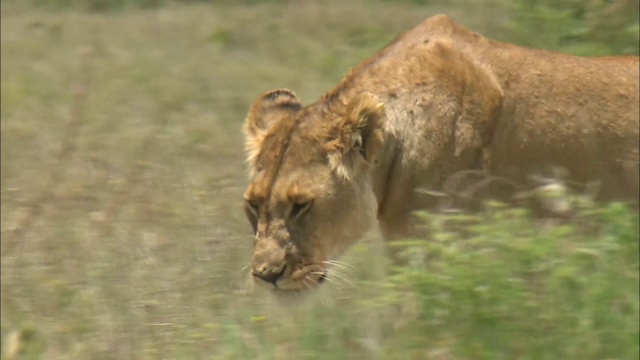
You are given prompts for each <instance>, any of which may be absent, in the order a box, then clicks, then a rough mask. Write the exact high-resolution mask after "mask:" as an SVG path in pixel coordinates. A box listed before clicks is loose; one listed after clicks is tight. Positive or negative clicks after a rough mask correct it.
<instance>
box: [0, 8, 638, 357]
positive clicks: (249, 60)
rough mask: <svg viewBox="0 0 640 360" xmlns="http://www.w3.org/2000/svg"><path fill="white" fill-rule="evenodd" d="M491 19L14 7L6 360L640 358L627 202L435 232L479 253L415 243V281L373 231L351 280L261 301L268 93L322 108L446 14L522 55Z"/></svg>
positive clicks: (7, 13) (504, 13)
mask: <svg viewBox="0 0 640 360" xmlns="http://www.w3.org/2000/svg"><path fill="white" fill-rule="evenodd" d="M491 4H493V2H478V1H455V2H451V3H450V4H449V5H446V6H444V5H430V6H418V5H415V4H411V3H409V2H398V3H394V2H375V3H373V2H365V1H354V2H344V3H341V2H315V1H313V2H312V1H310V2H302V1H299V2H294V1H292V2H286V3H274V2H268V3H263V4H252V5H232V4H231V3H230V2H225V3H224V4H218V5H203V4H196V5H188V6H187V5H171V4H170V5H166V6H162V7H159V8H155V9H127V10H125V11H111V12H104V13H86V12H80V11H78V10H74V9H66V10H60V9H56V10H55V11H53V10H51V9H50V8H46V7H35V6H25V5H21V4H20V2H11V1H9V2H3V3H2V8H1V14H0V15H1V41H2V52H1V58H0V63H1V66H2V87H1V104H2V106H1V112H0V116H1V118H2V122H1V144H0V146H1V159H0V160H1V164H2V169H1V176H2V178H1V180H2V184H1V191H2V198H1V205H2V211H1V218H0V220H1V228H0V229H1V231H2V243H1V244H2V257H1V262H0V265H1V277H2V278H1V288H0V290H1V291H0V296H1V305H2V308H1V330H2V333H1V337H2V358H3V359H5V358H6V359H12V358H19V359H201V358H202V359H362V358H365V359H377V358H379V359H633V358H637V355H638V346H639V345H638V316H639V310H638V308H639V304H638V303H639V298H638V256H637V254H638V235H637V234H638V217H637V215H636V214H632V213H630V212H629V211H627V210H626V208H625V207H621V206H618V205H616V204H612V205H608V206H603V207H601V208H593V207H591V206H586V205H585V208H584V209H583V210H581V212H580V214H579V216H576V217H575V219H573V220H572V221H570V222H569V223H566V224H563V225H561V226H551V227H544V228H543V227H540V226H537V225H536V224H534V223H532V222H531V221H529V220H527V219H528V217H527V216H526V215H525V214H522V213H521V211H519V210H511V209H502V208H500V207H495V208H493V210H491V211H488V212H487V213H483V214H481V215H478V216H477V217H472V218H464V219H459V218H453V219H451V218H446V217H437V216H430V217H426V220H425V221H428V222H432V224H431V225H432V226H436V227H437V226H439V224H441V223H442V222H444V221H449V222H451V221H453V222H455V221H463V222H465V224H468V226H467V234H466V238H467V239H466V240H465V241H464V242H461V241H460V240H459V239H458V237H457V236H456V235H455V234H451V233H448V232H447V231H445V230H442V231H441V232H438V234H439V235H438V237H437V239H436V240H437V241H435V242H433V241H432V242H424V241H421V240H408V241H406V242H404V243H402V244H400V245H399V246H401V248H400V250H401V253H403V254H405V255H406V256H407V259H409V260H408V261H407V262H408V265H407V266H406V267H402V268H391V267H389V266H386V265H387V264H386V263H387V260H385V257H384V256H383V251H382V249H381V247H382V246H381V244H380V241H379V240H378V237H377V234H375V233H373V234H372V235H371V236H370V238H369V239H368V240H367V241H363V242H362V243H361V244H359V245H358V246H356V247H355V248H354V249H353V250H352V251H351V252H350V253H349V254H348V255H347V256H346V258H344V259H342V260H344V261H345V262H347V263H349V264H351V265H353V269H352V270H347V271H346V272H347V274H346V275H348V277H349V281H348V282H347V281H345V282H344V283H341V284H335V285H332V286H329V287H327V288H326V289H323V290H322V292H321V293H320V294H317V295H318V296H315V297H314V298H313V299H308V300H307V301H305V302H304V303H303V304H301V305H300V306H298V307H296V308H293V309H283V308H282V307H281V306H280V305H279V304H275V303H273V302H272V301H271V299H270V298H268V297H267V296H265V294H262V293H260V292H254V291H252V290H251V289H250V288H249V287H247V285H246V278H247V272H248V270H247V269H246V267H245V265H247V264H248V261H249V256H250V250H251V249H250V246H251V234H250V228H249V225H248V223H247V221H246V220H245V219H244V215H243V214H242V209H241V202H240V199H241V194H242V192H243V190H244V187H245V185H246V179H245V164H244V154H243V151H242V138H241V134H240V128H241V125H242V122H243V118H244V115H245V113H246V111H247V109H248V105H249V104H250V102H251V101H252V100H253V98H254V97H256V96H257V95H258V94H260V93H262V92H263V91H266V90H269V89H272V88H276V87H288V88H291V89H293V90H294V91H296V93H297V94H298V95H299V96H300V97H301V98H302V99H303V101H305V102H311V101H314V100H315V99H317V98H318V97H320V96H321V95H322V94H323V93H324V92H325V91H326V90H328V89H330V88H331V87H332V86H333V85H335V83H336V82H337V81H338V80H339V79H340V78H341V77H342V76H343V75H344V74H345V73H346V72H347V71H348V69H349V68H350V67H352V66H355V65H357V64H358V63H359V62H360V61H362V60H363V59H365V58H366V57H368V56H370V55H371V54H373V53H374V52H375V51H376V50H377V49H379V48H380V47H382V46H383V45H384V44H386V43H387V42H388V41H389V40H391V39H392V38H393V37H395V36H396V35H397V34H398V33H399V32H402V31H405V30H407V29H409V28H410V27H411V26H413V25H414V24H417V23H418V22H419V21H421V20H422V19H424V18H426V17H428V16H430V15H433V14H436V13H439V12H443V11H446V12H447V13H449V14H451V15H452V16H454V17H455V18H457V19H458V20H459V21H461V22H463V23H465V24H466V25H468V26H469V27H471V28H473V29H475V30H477V31H480V32H483V33H485V34H488V35H491V36H494V37H497V38H498V39H506V37H505V36H506V35H507V33H505V31H504V29H505V28H507V27H508V21H507V20H508V19H509V18H510V17H509V16H510V12H509V11H511V10H508V9H506V8H492V7H491V6H489V5H491ZM547 38H549V37H547ZM550 41H551V40H550ZM558 46H559V45H558V43H555V42H553V41H551V42H550V43H549V47H553V48H556V47H558ZM634 46H636V47H634ZM627 48H628V49H630V51H632V52H633V51H636V53H637V45H630V47H627ZM627 48H625V49H627ZM572 49H574V50H575V51H576V52H581V51H582V52H584V51H586V50H585V49H596V50H593V51H592V53H594V54H595V53H602V52H605V51H604V50H603V49H602V48H597V47H585V46H577V47H574V48H572ZM625 51H626V50H625ZM456 239H458V240H456ZM427 260H428V261H427ZM372 263H376V264H377V265H375V266H372V265H371V264H372Z"/></svg>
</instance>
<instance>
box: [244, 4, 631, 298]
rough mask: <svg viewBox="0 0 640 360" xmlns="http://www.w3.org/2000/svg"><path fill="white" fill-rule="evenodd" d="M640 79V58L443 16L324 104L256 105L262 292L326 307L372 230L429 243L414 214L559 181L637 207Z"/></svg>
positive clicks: (267, 98) (253, 209) (250, 197)
mask: <svg viewBox="0 0 640 360" xmlns="http://www.w3.org/2000/svg"><path fill="white" fill-rule="evenodd" d="M638 78H640V69H639V67H638V57H637V56H621V57H617V56H608V57H580V56H573V55H568V54H562V53H557V52H551V51H545V50H539V49H530V48H525V47H521V46H517V45H513V44H507V43H501V42H498V41H494V40H491V39H488V38H486V37H484V36H482V35H480V34H477V33H474V32H473V31H471V30H468V29H466V28H465V27H463V26H462V25H460V24H458V23H456V22H455V21H453V19H451V18H450V17H448V16H446V15H437V16H433V17H431V18H428V19H426V20H425V21H423V22H422V23H421V24H418V25H417V26H416V27H414V28H413V29H411V30H409V31H408V32H406V33H404V34H402V35H400V36H398V38H396V39H395V40H394V41H393V42H392V43H391V44H389V45H388V46H387V47H385V48H384V49H382V50H380V51H379V52H378V53H377V54H375V55H374V56H373V57H371V58H370V59H368V60H366V61H364V62H363V63H362V64H360V65H359V66H357V67H355V68H354V69H353V70H352V71H351V72H350V73H349V74H348V75H347V76H346V77H345V78H344V79H343V80H342V81H340V82H339V83H338V84H337V85H336V87H335V88H334V89H332V90H330V91H328V92H327V93H326V94H325V95H324V96H322V97H321V98H320V99H318V100H317V101H316V102H314V103H311V104H309V105H303V104H302V103H301V101H300V99H299V98H298V97H297V96H296V94H295V93H294V92H293V91H291V90H288V89H275V90H271V91H268V92H266V93H264V94H262V95H260V96H259V97H258V98H257V99H256V100H255V101H254V102H253V103H252V104H251V106H250V109H249V112H248V114H247V117H246V120H245V125H244V134H245V148H246V152H247V163H248V167H249V169H248V170H249V179H250V181H249V185H248V187H247V189H246V191H245V193H244V195H243V198H244V199H243V200H244V210H245V213H246V216H247V219H248V220H249V223H250V224H251V228H252V230H253V255H252V258H251V271H252V274H253V277H254V281H255V282H256V283H257V284H259V285H260V287H262V288H266V289H267V290H268V291H269V292H271V293H272V294H274V295H275V296H276V297H278V298H280V299H285V300H286V299H296V298H299V297H300V296H301V295H303V294H308V293H313V292H316V291H317V290H318V289H319V288H321V287H325V286H324V284H325V283H330V282H332V281H345V280H346V277H345V276H344V275H345V274H343V273H341V272H338V271H341V270H344V269H345V268H344V267H343V266H342V265H344V264H340V263H338V262H337V261H334V260H328V259H335V258H336V256H335V255H336V254H341V253H343V252H344V251H346V249H348V248H349V247H350V246H352V245H353V244H354V243H355V242H356V241H357V240H358V239H360V238H362V237H363V236H364V235H365V234H366V233H367V232H368V231H369V230H370V229H371V228H372V227H373V226H374V225H376V224H377V225H378V227H379V229H380V230H381V233H382V235H383V236H384V238H385V239H386V240H392V239H396V238H403V237H408V236H409V237H412V236H420V235H423V234H424V233H425V232H426V233H428V229H426V231H425V229H424V228H423V227H422V228H421V227H420V226H416V224H419V223H420V222H417V220H416V218H415V213H416V211H419V210H431V211H446V210H453V209H455V210H458V209H462V210H469V211H474V210H480V209H482V205H483V201H484V200H485V199H496V200H501V201H503V202H507V203H510V202H511V203H514V202H516V201H517V198H518V194H521V193H523V192H524V193H527V194H528V193H534V192H533V191H532V189H530V188H531V187H534V186H539V185H540V184H531V183H530V182H531V179H532V178H534V177H536V178H544V179H547V178H549V176H548V175H549V174H550V173H551V172H554V173H557V171H556V170H558V169H561V170H562V174H564V175H562V181H563V182H564V183H566V184H570V185H571V186H576V187H577V188H576V190H578V191H580V192H586V191H588V190H589V184H594V183H595V184H599V187H598V193H597V199H598V200H615V201H623V202H628V203H633V204H636V205H637V202H638V198H639V196H640V194H639V189H640V187H639V186H638V184H639V182H640V179H639V173H640V172H639V171H638V170H639V168H638V164H639V163H640V159H639V152H638V144H639V143H640V139H639V129H640V128H639V127H638V123H639V122H640V108H639V107H640V105H639V104H640V100H639V94H640V91H639V89H638V87H639V82H638ZM552 177H557V175H552ZM523 189H524V190H526V191H522V190H523ZM585 189H586V190H585ZM420 190H428V191H420ZM534 190H535V189H534ZM436 193H437V194H438V196H434V195H433V194H436ZM565 210H566V209H565ZM565 210H563V211H565ZM334 265H337V267H334Z"/></svg>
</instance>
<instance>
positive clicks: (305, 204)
mask: <svg viewBox="0 0 640 360" xmlns="http://www.w3.org/2000/svg"><path fill="white" fill-rule="evenodd" d="M312 203H313V201H301V202H295V203H293V207H292V208H291V218H292V219H297V218H298V217H300V215H302V214H304V213H305V212H306V211H307V210H309V208H310V207H311V204H312Z"/></svg>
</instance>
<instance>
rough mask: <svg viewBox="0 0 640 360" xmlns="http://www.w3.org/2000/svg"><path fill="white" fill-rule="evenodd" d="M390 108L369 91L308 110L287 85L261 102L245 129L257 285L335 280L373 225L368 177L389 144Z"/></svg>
mask: <svg viewBox="0 0 640 360" xmlns="http://www.w3.org/2000/svg"><path fill="white" fill-rule="evenodd" d="M383 111H384V110H383V106H382V104H381V103H380V102H379V101H377V99H376V98H375V97H374V96H373V95H370V94H363V95H361V96H359V97H356V99H355V100H353V101H352V102H351V103H350V104H345V106H343V107H341V108H339V109H336V108H333V109H329V108H328V105H327V104H323V103H322V102H320V103H317V104H314V105H310V106H308V107H306V108H304V107H302V106H301V105H300V102H299V100H298V98H297V96H296V95H295V94H294V93H293V92H291V91H290V90H285V89H278V90H273V91H269V92H267V93H265V94H263V95H262V96H260V97H259V98H258V99H256V100H255V101H254V103H253V104H252V106H251V108H250V110H249V114H248V116H247V119H246V124H245V127H244V131H245V135H246V150H247V153H248V162H249V170H250V184H249V186H248V188H247V190H246V192H245V194H244V208H245V212H246V215H247V218H248V219H249V222H250V223H251V225H252V227H253V232H254V235H255V239H254V250H253V257H252V261H251V271H252V275H253V277H254V279H255V281H256V282H257V283H258V284H261V285H265V286H267V287H269V288H271V289H273V290H275V292H276V293H281V294H282V293H288V294H292V293H295V292H301V291H303V290H307V289H312V288H316V287H317V286H319V285H320V284H322V283H323V282H325V280H328V279H330V278H331V276H330V271H329V270H330V264H331V261H332V259H335V258H336V257H337V256H339V255H341V254H342V253H343V252H344V251H345V250H346V249H347V248H348V247H349V246H350V245H352V243H353V242H355V241H356V240H357V239H358V238H360V237H361V236H362V235H363V234H364V233H365V232H366V231H367V230H368V229H369V228H370V226H371V224H372V222H373V221H375V211H376V199H375V197H374V195H373V192H372V191H371V179H370V176H367V175H368V170H369V169H370V167H371V166H372V164H373V163H374V162H375V155H376V151H377V150H378V148H379V147H380V146H381V144H382V142H383V139H382V136H383V132H382V129H381V127H382V117H383ZM318 117H322V119H321V121H318V120H319V119H318Z"/></svg>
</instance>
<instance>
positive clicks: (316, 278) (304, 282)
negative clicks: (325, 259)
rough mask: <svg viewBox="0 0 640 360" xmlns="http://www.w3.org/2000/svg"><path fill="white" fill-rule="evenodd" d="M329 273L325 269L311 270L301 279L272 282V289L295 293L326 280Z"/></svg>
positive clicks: (315, 286) (318, 285)
mask: <svg viewBox="0 0 640 360" xmlns="http://www.w3.org/2000/svg"><path fill="white" fill-rule="evenodd" d="M328 278H329V273H328V271H327V270H321V271H311V272H309V273H307V274H305V275H304V276H303V277H302V279H301V280H289V281H284V282H278V283H277V284H273V287H272V288H271V290H272V291H274V292H276V293H287V294H295V293H302V292H306V291H309V290H314V289H316V288H318V287H320V285H322V284H324V283H326V282H327V280H328Z"/></svg>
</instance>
